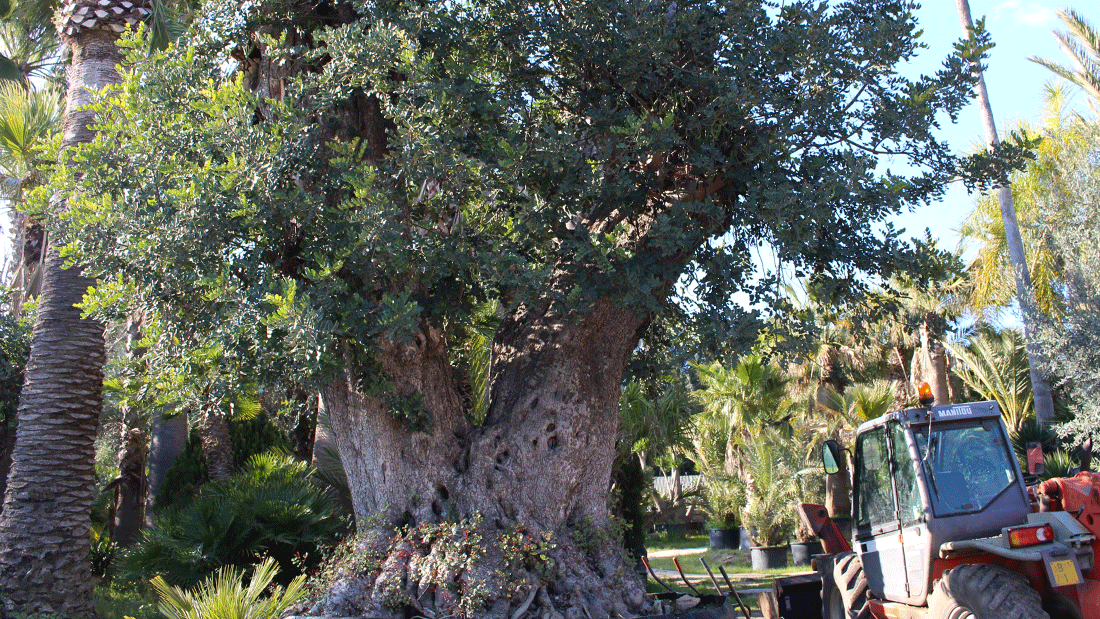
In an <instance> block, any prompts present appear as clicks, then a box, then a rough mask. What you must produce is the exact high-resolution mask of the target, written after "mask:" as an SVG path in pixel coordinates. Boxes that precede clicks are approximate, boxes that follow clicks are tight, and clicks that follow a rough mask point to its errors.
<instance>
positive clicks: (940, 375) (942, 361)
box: [920, 315, 951, 406]
mask: <svg viewBox="0 0 1100 619" xmlns="http://www.w3.org/2000/svg"><path fill="white" fill-rule="evenodd" d="M935 322H936V321H935V320H934V316H931V315H926V316H925V317H924V319H923V320H921V323H920V343H921V355H922V365H923V366H924V369H925V371H926V372H927V373H926V374H925V376H926V377H927V379H928V384H929V386H930V387H931V388H932V395H933V396H935V398H936V405H937V406H939V405H943V404H950V403H951V392H950V391H949V390H948V388H947V351H946V350H944V347H943V343H942V342H941V341H940V334H939V333H936V332H935V331H934V329H933V327H932V326H931V325H932V324H934V323H935Z"/></svg>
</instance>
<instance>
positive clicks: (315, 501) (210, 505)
mask: <svg viewBox="0 0 1100 619" xmlns="http://www.w3.org/2000/svg"><path fill="white" fill-rule="evenodd" d="M312 473H313V469H312V467H311V466H309V465H308V464H306V463H304V462H299V461H296V460H294V459H293V458H292V457H291V456H289V455H287V454H283V453H277V452H269V453H263V454H258V455H255V456H253V457H252V458H251V459H249V461H248V462H247V463H246V465H245V466H244V467H243V469H242V470H241V471H240V472H238V473H237V474H236V475H234V476H233V477H231V478H229V479H228V480H225V481H223V482H216V483H210V484H207V485H206V486H204V487H203V489H202V492H201V493H200V494H199V495H198V496H197V497H195V499H194V500H192V501H190V502H188V503H187V504H185V505H183V506H180V507H177V508H175V509H169V510H165V511H163V512H161V513H159V514H158V517H157V520H156V521H155V522H154V525H153V528H152V529H151V530H149V531H148V532H147V533H146V534H145V536H144V538H143V539H142V540H141V541H140V542H139V543H138V544H137V546H136V547H135V548H133V549H132V550H130V551H128V552H127V553H126V554H125V556H124V557H123V559H122V561H121V562H120V566H119V570H120V575H121V576H123V577H128V578H135V579H138V578H140V579H144V578H146V577H147V575H148V574H157V575H159V576H161V577H162V578H163V579H164V580H165V582H167V583H169V584H172V585H177V586H183V587H189V586H193V585H195V584H196V583H198V582H199V581H200V580H202V579H203V578H205V577H206V576H209V575H210V574H212V573H214V571H215V570H217V569H219V568H221V567H224V566H227V565H237V566H246V567H247V566H251V565H254V564H255V563H256V562H257V561H259V559H260V558H262V557H265V556H266V557H270V558H271V559H273V560H274V561H275V562H276V563H277V564H278V566H279V568H280V569H279V572H280V574H281V576H280V577H279V579H280V581H281V584H286V583H287V582H289V581H290V580H291V579H292V578H294V577H295V576H296V575H298V574H301V573H302V572H304V571H306V570H309V569H312V568H313V567H315V566H316V565H318V564H319V562H320V548H321V547H322V546H323V545H324V544H326V543H327V542H328V541H330V540H331V539H332V537H333V536H334V535H335V534H336V533H337V532H338V531H339V529H340V526H341V520H340V518H339V517H338V515H337V511H336V509H335V506H334V505H333V503H332V501H331V500H330V499H329V497H328V495H327V494H326V493H325V492H324V491H323V490H322V489H320V488H318V487H317V486H315V485H314V484H313V483H312V482H311V475H312Z"/></svg>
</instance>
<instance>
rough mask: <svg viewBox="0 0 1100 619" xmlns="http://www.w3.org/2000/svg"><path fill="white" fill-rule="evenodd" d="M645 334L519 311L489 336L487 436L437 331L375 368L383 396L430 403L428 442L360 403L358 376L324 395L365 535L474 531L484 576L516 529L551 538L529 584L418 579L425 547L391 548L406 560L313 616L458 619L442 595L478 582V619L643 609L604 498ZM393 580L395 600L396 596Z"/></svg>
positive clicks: (597, 314)
mask: <svg viewBox="0 0 1100 619" xmlns="http://www.w3.org/2000/svg"><path fill="white" fill-rule="evenodd" d="M645 321H646V318H644V317H639V316H636V315H634V313H633V312H632V311H631V310H629V309H625V308H621V307H615V306H613V305H611V304H609V303H599V304H598V305H597V307H596V308H595V309H593V310H592V311H590V312H587V313H585V314H584V315H583V316H577V315H573V314H562V313H560V311H558V310H557V309H556V308H554V307H553V306H552V305H551V304H546V305H542V306H538V307H534V306H527V305H524V306H520V307H519V308H518V309H517V310H515V311H514V312H512V313H511V315H509V316H508V317H507V319H506V320H505V322H504V324H503V325H502V326H501V328H500V329H499V330H498V332H497V337H496V340H495V342H494V362H493V370H494V372H493V376H492V379H491V386H490V406H489V411H488V414H487V417H486V420H485V423H484V424H483V425H482V426H480V427H471V426H470V425H469V424H468V423H467V421H466V417H465V414H464V411H463V408H462V398H461V391H460V389H459V385H458V384H457V382H456V381H455V379H454V377H453V375H452V372H451V368H450V365H449V364H448V362H447V357H446V349H445V344H446V342H445V341H444V340H443V338H442V336H441V335H440V334H439V333H437V332H436V331H434V330H431V329H427V328H426V329H425V330H424V332H423V333H422V336H421V337H420V338H418V341H417V343H416V344H415V345H413V346H399V345H394V344H391V343H386V344H384V345H383V346H382V359H381V361H382V362H381V365H382V367H383V368H384V369H385V371H386V373H387V375H388V378H389V379H390V380H391V382H392V384H393V387H394V389H393V391H392V393H391V394H390V396H391V397H392V396H406V397H407V396H410V395H412V394H420V396H421V397H422V398H423V399H422V402H423V406H424V408H425V409H427V410H428V411H430V413H431V415H432V426H431V430H430V431H429V432H418V431H410V429H409V427H408V422H407V421H406V420H405V419H400V418H395V416H393V415H392V414H391V412H390V411H391V407H390V405H389V404H387V403H386V401H385V400H386V398H378V397H368V396H365V395H362V394H360V393H357V392H356V390H355V384H356V381H357V380H358V378H357V373H356V372H355V371H354V370H351V369H349V372H348V373H347V374H346V375H345V376H344V377H343V378H341V379H340V380H338V381H336V382H334V383H333V384H332V385H330V387H329V389H328V390H327V391H326V392H325V394H324V397H325V405H326V407H327V410H328V413H329V415H330V418H331V423H332V430H333V434H334V437H335V440H336V443H337V445H338V446H339V449H340V455H341V458H342V459H343V462H344V469H345V471H346V472H347V475H348V481H349V485H350V486H351V489H352V496H353V501H354V505H355V513H356V519H357V521H358V522H359V523H360V526H361V527H363V528H368V525H367V523H374V524H377V525H379V526H380V527H381V528H382V529H385V528H386V527H389V526H393V525H396V524H407V525H411V526H413V527H417V526H424V525H431V524H432V523H438V522H440V521H444V520H448V519H450V520H452V521H453V520H455V519H458V520H460V521H463V522H466V520H463V518H466V519H469V520H468V521H469V522H470V523H471V525H470V526H471V527H473V528H474V529H476V530H477V532H478V535H480V536H481V537H482V539H483V540H484V542H485V548H484V549H483V550H484V551H485V552H486V553H488V554H486V556H485V558H483V559H482V561H481V563H480V564H479V565H481V566H482V568H480V569H487V568H486V567H485V566H493V565H497V564H501V563H503V564H508V561H510V560H514V559H515V557H514V556H512V555H509V552H510V551H509V550H508V548H510V546H508V544H506V543H501V540H502V539H504V537H502V536H506V535H508V534H509V532H510V531H514V530H517V529H518V530H522V531H526V532H530V533H532V534H535V535H538V536H541V535H545V536H546V537H545V538H540V539H552V540H553V548H551V549H548V550H547V551H546V553H545V556H544V557H543V559H542V560H541V561H538V562H536V563H538V565H531V566H529V568H527V571H525V570H524V569H522V568H521V569H519V570H518V572H515V573H513V574H511V575H510V578H508V579H500V578H499V577H497V578H495V579H492V578H484V579H482V576H481V575H479V573H478V572H477V569H474V568H471V569H470V570H467V571H466V572H462V573H453V572H452V573H448V574H445V575H438V576H433V575H430V574H429V575H428V576H425V575H424V573H423V570H421V571H417V568H416V566H417V565H420V563H417V561H420V562H426V561H429V557H431V556H434V555H433V554H432V553H433V552H434V553H436V554H438V553H439V552H442V551H441V550H440V549H439V548H438V547H436V548H434V550H433V549H432V548H428V547H425V548H423V549H421V551H420V554H417V550H416V547H415V545H414V546H413V547H405V546H400V544H401V543H405V542H398V543H397V544H398V546H400V548H401V549H402V550H401V551H399V552H397V554H398V555H400V554H401V552H404V553H405V555H404V556H405V559H403V560H402V561H396V560H393V561H390V560H387V561H386V562H385V563H384V564H383V566H382V569H380V570H379V571H377V572H376V573H372V574H370V575H368V576H367V578H366V579H365V586H360V587H358V588H357V587H344V588H340V590H341V591H343V592H344V593H343V594H338V595H337V594H334V595H333V596H331V597H330V599H329V600H328V601H327V602H326V604H325V605H322V607H319V608H318V609H317V610H318V611H319V610H322V609H324V610H327V611H328V612H337V613H348V612H353V613H356V614H363V613H367V614H370V613H384V612H385V608H386V607H387V600H391V601H392V600H393V599H394V598H395V597H399V596H398V594H404V596H405V597H404V598H400V599H413V600H415V601H416V603H415V604H413V605H414V606H419V607H423V608H427V609H428V610H430V611H433V612H436V613H437V615H442V614H447V613H449V612H453V611H454V609H455V606H454V605H455V601H454V600H453V599H452V596H451V594H449V593H447V592H448V591H451V592H454V591H456V590H457V591H458V594H457V595H458V598H459V599H460V600H461V599H466V596H468V595H472V590H473V585H472V584H471V583H475V582H483V583H485V585H486V586H487V587H488V591H489V592H488V593H487V594H486V595H487V597H486V598H485V599H483V600H481V601H482V608H483V610H482V611H480V612H483V613H485V614H487V615H488V616H500V617H504V616H510V613H512V612H514V611H515V610H517V607H519V606H521V605H522V604H523V603H524V602H525V601H527V599H528V598H530V599H531V600H536V598H537V603H536V602H534V601H532V602H531V603H532V604H536V608H537V607H542V609H543V610H545V612H554V610H555V609H560V610H564V609H566V608H572V609H574V611H575V612H579V613H583V610H581V609H588V612H589V613H591V614H592V616H607V615H608V614H610V613H615V612H619V613H622V614H623V615H627V614H628V613H631V612H636V611H638V610H639V609H640V605H641V604H642V601H643V595H642V593H643V590H642V588H641V585H640V583H638V582H637V581H636V579H635V577H634V576H633V574H632V572H631V570H630V569H629V567H628V565H627V563H626V562H625V561H624V557H623V556H622V551H621V549H620V545H619V544H618V542H617V540H614V538H613V536H612V535H611V534H610V532H609V524H610V523H609V511H608V498H609V497H608V494H609V490H610V482H611V466H612V461H613V460H614V456H615V448H614V440H615V437H616V435H617V429H618V419H619V415H618V402H619V393H620V383H621V380H622V374H623V370H624V368H625V365H626V361H627V357H628V355H629V354H630V352H631V351H632V350H633V348H634V346H635V345H636V343H637V341H638V337H639V335H638V334H639V332H640V329H641V327H642V326H643V325H644V324H645ZM369 539H371V540H373V541H372V542H364V544H366V545H367V546H371V544H373V546H371V547H370V548H363V549H361V551H363V552H373V553H378V554H382V555H387V553H388V556H389V557H391V558H392V557H393V556H395V555H394V548H396V547H389V545H390V544H392V543H394V542H393V536H392V535H389V536H388V537H386V536H384V535H381V534H379V535H375V536H373V537H370V538H369ZM379 540H384V541H382V542H380V541H379ZM494 540H496V541H494ZM406 541H407V540H406ZM437 546H438V544H437ZM409 553H411V554H412V555H413V557H414V559H408V554H409ZM416 557H419V558H416ZM395 572H396V573H398V574H400V576H397V575H395ZM489 576H491V574H489ZM394 582H401V583H404V585H403V588H398V589H399V590H397V591H395V590H394V587H393V586H392V583H394ZM612 582H616V583H618V584H616V585H615V586H614V587H612V586H611V583H612ZM388 583H389V584H388ZM509 586H515V587H520V588H522V591H509V590H508V589H509ZM349 591H352V592H354V593H353V594H352V593H348V592H349ZM516 593H518V595H515V597H513V598H511V599H509V597H508V596H509V594H516ZM429 605H434V608H428V606H429ZM541 612H542V611H541V610H540V614H541Z"/></svg>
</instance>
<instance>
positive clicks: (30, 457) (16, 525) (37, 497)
mask: <svg viewBox="0 0 1100 619" xmlns="http://www.w3.org/2000/svg"><path fill="white" fill-rule="evenodd" d="M70 8H72V7H70ZM74 33H75V38H74V39H71V40H70V43H71V47H72V53H73V61H72V65H71V67H70V70H69V91H68V101H67V103H66V109H65V124H64V138H63V141H62V154H61V157H62V158H64V156H65V155H64V151H65V149H66V148H68V147H70V146H73V145H76V144H80V143H84V142H88V141H90V140H91V139H92V137H93V135H94V133H93V132H92V130H91V122H92V118H93V115H94V113H93V112H92V111H91V110H89V109H86V107H85V106H86V105H87V104H88V103H89V102H90V100H91V96H92V95H91V93H92V91H96V90H99V89H101V88H103V87H104V86H106V85H108V84H112V83H116V82H117V81H118V74H117V72H116V68H115V67H116V65H117V64H118V62H119V61H120V59H121V55H120V54H119V50H118V47H117V46H116V45H115V41H116V35H115V33H113V32H111V31H108V30H104V29H95V30H82V31H79V32H77V31H76V30H71V31H70V32H69V34H74ZM55 208H57V209H59V210H62V209H64V203H58V204H55ZM44 280H45V281H44V285H43V289H42V294H41V296H40V298H39V304H38V314H37V316H36V318H35V323H34V335H33V338H32V341H31V358H30V361H29V363H28V364H27V379H26V384H25V386H24V387H23V393H22V397H21V398H20V403H19V413H18V430H17V434H16V445H15V453H14V455H13V457H12V460H13V464H12V470H11V474H10V475H9V477H8V490H7V493H6V494H5V496H4V511H3V515H2V517H0V591H3V592H4V599H5V601H4V603H5V609H4V610H5V612H26V613H36V614H37V613H43V614H54V613H56V614H59V615H63V616H69V617H85V616H87V617H91V616H94V614H95V608H94V605H93V601H92V590H93V582H92V577H91V563H90V560H89V553H90V544H89V529H90V527H91V516H90V512H91V503H92V490H93V487H94V482H95V453H94V448H93V442H94V441H95V435H96V430H97V428H98V425H99V413H100V409H101V407H102V395H101V392H102V386H103V363H104V361H105V357H106V355H105V352H104V339H103V326H102V325H101V324H99V323H97V322H94V321H91V320H84V319H82V318H81V315H80V314H81V312H80V310H79V309H77V308H76V307H74V305H75V304H76V303H79V302H80V301H81V298H82V296H83V295H84V293H85V291H86V290H87V289H88V286H89V285H90V284H91V283H92V282H91V280H89V279H88V278H85V277H83V276H82V275H81V269H80V267H79V266H71V267H69V268H65V260H64V259H62V258H61V257H60V256H59V255H58V253H57V251H56V250H50V251H49V252H48V257H47V259H46V265H45V277H44Z"/></svg>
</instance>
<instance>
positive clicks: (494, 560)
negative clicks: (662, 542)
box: [296, 520, 649, 619]
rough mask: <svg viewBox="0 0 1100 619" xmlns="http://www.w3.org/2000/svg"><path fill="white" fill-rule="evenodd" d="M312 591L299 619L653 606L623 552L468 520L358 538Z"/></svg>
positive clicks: (586, 613) (438, 617)
mask: <svg viewBox="0 0 1100 619" xmlns="http://www.w3.org/2000/svg"><path fill="white" fill-rule="evenodd" d="M586 546H589V545H586ZM312 590H313V591H314V594H313V596H312V597H313V601H312V602H311V603H310V604H308V605H305V606H302V607H299V608H298V609H296V612H297V613H298V614H302V615H309V616H345V617H346V616H368V617H372V618H373V617H378V618H382V619H403V618H404V617H406V616H418V617H425V618H427V619H445V618H446V619H451V618H459V619H461V618H471V617H478V618H486V619H524V618H538V619H607V618H619V617H632V616H635V615H638V614H641V613H644V612H645V611H646V610H649V607H648V606H647V604H648V602H647V600H646V596H645V591H644V587H643V585H642V583H641V582H640V581H639V580H638V578H637V576H636V575H635V574H634V572H633V570H631V569H630V568H629V567H628V563H627V561H625V560H624V557H623V554H622V551H621V550H620V549H618V548H614V547H611V545H610V544H604V545H603V547H600V548H590V547H586V548H584V549H582V548H579V547H578V545H577V544H576V543H575V542H574V541H573V540H572V539H571V538H570V536H569V535H567V534H563V533H559V534H545V533H544V534H536V533H533V532H530V531H527V530H524V529H522V528H518V527H517V528H513V529H508V530H500V529H495V528H493V527H490V526H487V525H485V524H484V523H482V522H480V521H469V520H468V521H461V522H459V523H442V524H432V525H422V526H420V527H417V528H415V529H408V530H403V531H401V532H399V533H397V534H394V533H393V532H392V531H385V530H371V531H367V532H365V533H361V534H360V535H357V536H356V537H355V538H354V539H352V540H349V541H348V542H346V543H345V548H343V549H342V550H340V551H337V553H336V554H335V555H334V557H333V559H332V560H330V562H329V563H328V564H327V565H326V566H325V568H324V569H323V571H322V573H321V575H320V576H319V577H318V578H315V579H314V582H313V583H312Z"/></svg>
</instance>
